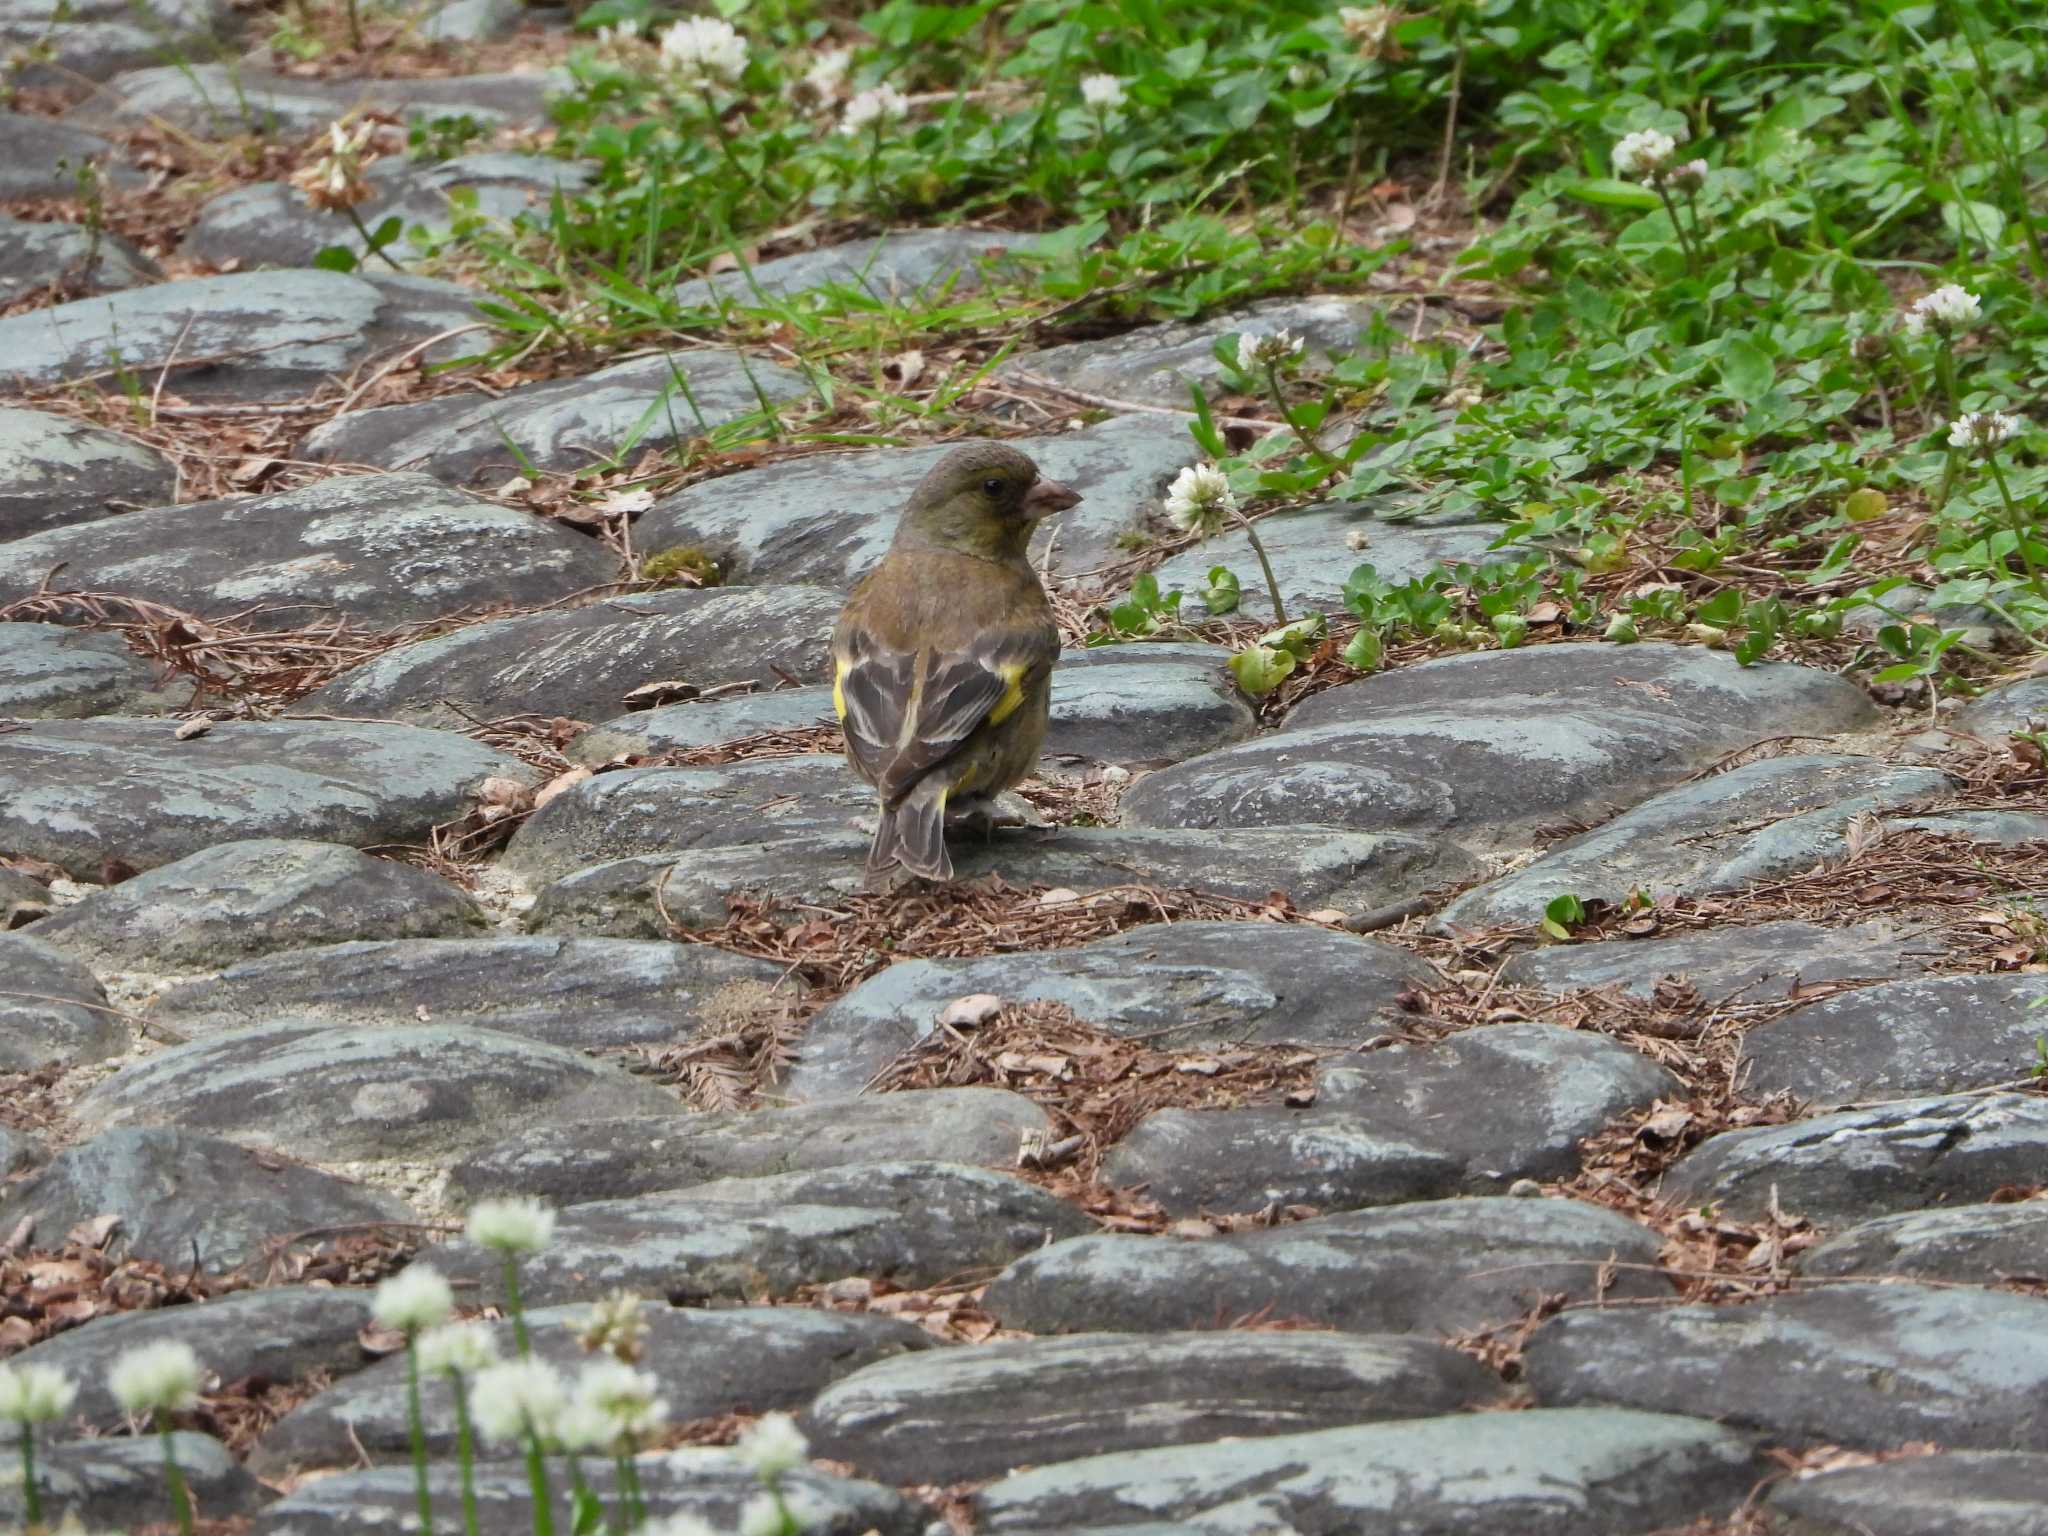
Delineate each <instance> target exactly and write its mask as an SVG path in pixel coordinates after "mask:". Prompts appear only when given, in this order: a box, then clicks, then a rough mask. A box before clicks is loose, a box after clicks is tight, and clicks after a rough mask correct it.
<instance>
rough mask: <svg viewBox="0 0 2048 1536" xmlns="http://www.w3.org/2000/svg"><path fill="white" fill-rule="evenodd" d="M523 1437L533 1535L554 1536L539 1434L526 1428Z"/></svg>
mask: <svg viewBox="0 0 2048 1536" xmlns="http://www.w3.org/2000/svg"><path fill="white" fill-rule="evenodd" d="M524 1439H525V1442H526V1486H527V1487H528V1489H530V1490H531V1491H532V1494H533V1536H555V1501H554V1495H553V1494H552V1493H551V1492H550V1491H549V1489H548V1468H547V1463H546V1461H544V1460H543V1459H542V1457H541V1453H540V1436H539V1435H536V1434H535V1433H534V1432H533V1431H532V1430H531V1429H528V1430H527V1432H526V1434H525V1436H524Z"/></svg>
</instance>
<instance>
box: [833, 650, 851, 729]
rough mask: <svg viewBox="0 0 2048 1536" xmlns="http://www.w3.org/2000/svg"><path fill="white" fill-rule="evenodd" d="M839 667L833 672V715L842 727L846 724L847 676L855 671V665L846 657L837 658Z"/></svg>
mask: <svg viewBox="0 0 2048 1536" xmlns="http://www.w3.org/2000/svg"><path fill="white" fill-rule="evenodd" d="M835 660H836V661H837V662H838V665H837V666H836V667H835V668H833V671H832V713H833V714H834V715H835V716H837V717H838V720H839V723H840V724H841V725H844V724H846V674H847V673H848V672H849V671H851V670H852V669H853V663H852V662H851V661H848V660H847V659H846V658H845V657H844V656H840V657H836V658H835Z"/></svg>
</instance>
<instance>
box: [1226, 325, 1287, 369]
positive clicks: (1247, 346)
mask: <svg viewBox="0 0 2048 1536" xmlns="http://www.w3.org/2000/svg"><path fill="white" fill-rule="evenodd" d="M1301 349H1302V340H1301V338H1300V337H1299V336H1297V335H1295V334H1294V333H1293V332H1292V331H1275V332H1274V333H1273V334H1272V335H1270V336H1261V335H1260V334H1259V333H1258V332H1257V331H1246V332H1245V333H1244V334H1243V335H1242V336H1240V337H1238V338H1237V366H1238V367H1240V368H1242V369H1243V370H1244V371H1245V372H1246V373H1250V372H1251V371H1252V370H1253V369H1254V368H1265V367H1268V366H1274V367H1277V366H1278V365H1279V364H1281V363H1284V362H1286V361H1287V360H1288V359H1289V358H1295V357H1299V356H1301Z"/></svg>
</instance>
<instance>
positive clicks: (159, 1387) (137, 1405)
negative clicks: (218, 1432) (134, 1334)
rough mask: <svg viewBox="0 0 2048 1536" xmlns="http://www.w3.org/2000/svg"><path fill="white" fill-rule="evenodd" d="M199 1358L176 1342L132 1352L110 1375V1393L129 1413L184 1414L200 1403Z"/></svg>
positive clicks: (108, 1383) (172, 1340)
mask: <svg viewBox="0 0 2048 1536" xmlns="http://www.w3.org/2000/svg"><path fill="white" fill-rule="evenodd" d="M199 1376H200V1370H199V1357H198V1356H197V1355H195V1354H193V1353H192V1346H191V1345H189V1344H181V1343H179V1342H178V1341H177V1340H175V1339H165V1340H164V1341H163V1342H162V1343H160V1344H144V1345H141V1346H140V1347H139V1348H136V1349H131V1350H129V1351H128V1352H127V1353H126V1354H125V1355H122V1356H121V1357H120V1358H119V1359H117V1360H116V1361H115V1362H114V1368H113V1369H112V1370H110V1371H109V1372H107V1390H108V1391H110V1392H112V1393H113V1394H114V1401H115V1402H117V1403H119V1404H120V1405H121V1406H122V1408H124V1409H126V1410H127V1411H128V1412H129V1413H183V1412H185V1410H186V1409H188V1408H190V1407H192V1406H193V1405H194V1404H196V1403H197V1402H198V1401H199Z"/></svg>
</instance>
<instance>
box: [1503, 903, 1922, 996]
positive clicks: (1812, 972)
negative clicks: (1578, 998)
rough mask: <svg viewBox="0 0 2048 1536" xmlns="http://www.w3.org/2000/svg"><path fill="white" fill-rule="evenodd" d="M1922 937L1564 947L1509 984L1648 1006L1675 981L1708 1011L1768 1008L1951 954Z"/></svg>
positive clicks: (1791, 936)
mask: <svg viewBox="0 0 2048 1536" xmlns="http://www.w3.org/2000/svg"><path fill="white" fill-rule="evenodd" d="M1912 931H1913V925H1911V924H1908V923H1906V922H1904V921H1902V920H1898V919H1893V918H1875V919H1873V920H1871V921H1870V922H1867V923H1856V924H1854V925H1852V926H1850V927H1847V928H1823V927H1821V926H1820V925H1819V924H1818V923H1802V922H1795V921H1787V922H1780V923H1757V924H1754V925H1752V926H1749V927H1740V928H1708V929H1704V930H1702V931H1700V932H1698V933H1679V934H1676V935H1674V936H1673V937H1670V938H1656V939H1610V940H1607V941H1605V942H1603V943H1598V944H1556V945H1551V946H1548V947H1546V948H1543V949H1530V950H1524V951H1523V952H1522V953H1521V954H1519V955H1515V956H1512V957H1510V959H1509V960H1508V962H1507V963H1506V964H1505V965H1503V966H1502V967H1501V968H1500V979H1501V980H1502V981H1504V982H1506V983H1508V984H1509V985H1511V986H1526V987H1542V988H1544V989H1546V990H1548V991H1551V992H1575V991H1578V990H1580V989H1582V988H1590V987H1619V988H1620V989H1621V993H1622V995H1623V996H1625V997H1636V998H1646V999H1647V998H1651V997H1654V996H1655V995H1656V993H1657V983H1658V982H1659V981H1661V980H1662V979H1663V978H1665V977H1667V976H1670V977H1676V978H1679V979H1681V980H1683V981H1686V982H1689V983H1690V984H1691V986H1692V988H1693V990H1694V991H1695V992H1697V993H1698V994H1699V996H1700V998H1701V1000H1702V1001H1706V1002H1720V1001H1724V1000H1728V999H1736V998H1739V999H1740V1000H1741V1001H1743V1002H1746V1003H1762V1002H1770V1001H1772V1000H1774V999H1776V998H1780V997H1788V996H1791V995H1793V994H1794V993H1796V992H1797V991H1798V990H1799V989H1800V988H1804V987H1812V986H1817V985H1820V984H1821V983H1823V982H1830V981H1887V980H1891V979H1893V978H1896V977H1900V976H1912V975H1915V974H1917V973H1919V972H1920V971H1923V970H1925V969H1926V968H1927V964H1928V962H1930V961H1932V960H1934V959H1937V958H1939V957H1940V955H1941V954H1942V953H1943V948H1944V947H1943V945H1942V944H1941V943H1940V941H1939V940H1938V939H1933V938H1929V939H1916V938H1914V937H1912V936H1911V935H1912Z"/></svg>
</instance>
